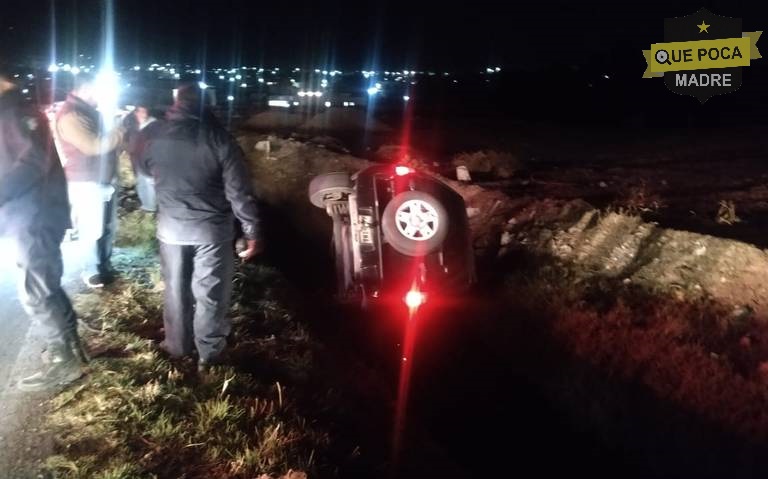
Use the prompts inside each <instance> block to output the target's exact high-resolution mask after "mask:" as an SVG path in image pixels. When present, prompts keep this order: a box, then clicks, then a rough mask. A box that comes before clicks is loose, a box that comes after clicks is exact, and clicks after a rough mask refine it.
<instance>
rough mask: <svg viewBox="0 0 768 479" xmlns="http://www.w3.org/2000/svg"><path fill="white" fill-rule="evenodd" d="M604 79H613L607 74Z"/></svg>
mask: <svg viewBox="0 0 768 479" xmlns="http://www.w3.org/2000/svg"><path fill="white" fill-rule="evenodd" d="M603 78H605V79H606V80H610V78H611V77H610V76H608V75H607V74H606V75H603Z"/></svg>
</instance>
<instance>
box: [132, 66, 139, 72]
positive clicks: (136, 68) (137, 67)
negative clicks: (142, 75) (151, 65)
mask: <svg viewBox="0 0 768 479" xmlns="http://www.w3.org/2000/svg"><path fill="white" fill-rule="evenodd" d="M133 70H134V71H137V72H138V71H141V67H140V66H139V65H136V66H134V67H133Z"/></svg>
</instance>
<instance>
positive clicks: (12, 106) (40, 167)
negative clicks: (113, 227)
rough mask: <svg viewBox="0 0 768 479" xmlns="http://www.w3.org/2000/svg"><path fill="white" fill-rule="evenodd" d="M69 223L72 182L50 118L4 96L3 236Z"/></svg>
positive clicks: (0, 105)
mask: <svg viewBox="0 0 768 479" xmlns="http://www.w3.org/2000/svg"><path fill="white" fill-rule="evenodd" d="M69 227H70V216H69V199H68V198H67V183H66V179H65V177H64V171H63V170H62V168H61V162H60V161H59V157H58V155H57V154H56V148H54V145H53V138H52V137H51V131H50V128H49V126H48V121H47V120H46V118H45V116H44V115H43V114H42V113H40V112H39V111H37V110H35V109H34V108H33V107H32V106H31V105H29V104H28V103H27V102H25V101H24V99H23V98H22V96H21V94H20V93H19V92H18V90H11V91H9V92H6V93H4V94H2V95H0V234H11V235H13V234H17V233H18V232H20V231H38V230H40V229H42V228H49V229H52V230H54V231H59V232H61V233H63V232H64V230H65V229H67V228H69Z"/></svg>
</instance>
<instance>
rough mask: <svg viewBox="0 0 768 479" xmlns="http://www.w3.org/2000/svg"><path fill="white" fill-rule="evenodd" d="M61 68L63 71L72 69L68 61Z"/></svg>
mask: <svg viewBox="0 0 768 479" xmlns="http://www.w3.org/2000/svg"><path fill="white" fill-rule="evenodd" d="M61 69H62V70H64V71H65V72H68V71H71V70H72V66H71V65H70V64H69V63H67V64H65V65H64V66H63V67H61Z"/></svg>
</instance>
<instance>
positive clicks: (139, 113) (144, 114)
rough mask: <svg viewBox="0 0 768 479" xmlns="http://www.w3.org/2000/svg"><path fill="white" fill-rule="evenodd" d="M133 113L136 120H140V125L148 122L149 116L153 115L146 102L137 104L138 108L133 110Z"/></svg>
mask: <svg viewBox="0 0 768 479" xmlns="http://www.w3.org/2000/svg"><path fill="white" fill-rule="evenodd" d="M133 114H134V116H136V121H138V122H139V125H143V124H144V123H146V122H147V121H148V120H149V117H150V116H152V114H151V113H150V109H149V107H148V106H147V105H144V104H138V105H136V109H135V110H134V111H133Z"/></svg>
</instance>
